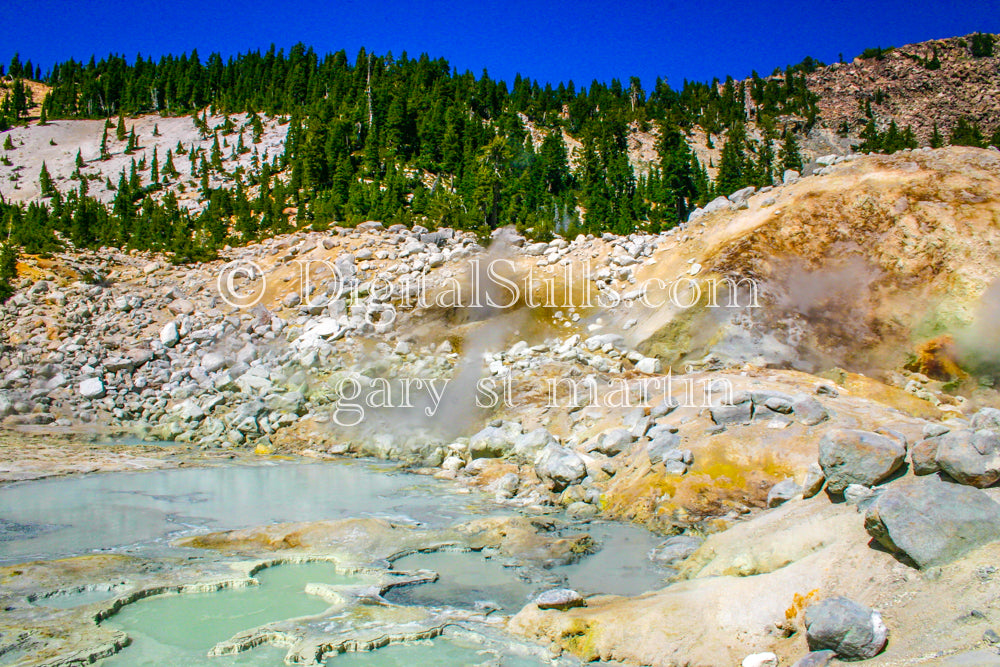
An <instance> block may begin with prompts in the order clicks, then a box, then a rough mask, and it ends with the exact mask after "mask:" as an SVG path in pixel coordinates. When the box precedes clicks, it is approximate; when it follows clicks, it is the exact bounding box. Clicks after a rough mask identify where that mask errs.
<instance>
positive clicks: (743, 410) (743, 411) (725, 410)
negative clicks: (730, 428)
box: [709, 401, 753, 426]
mask: <svg viewBox="0 0 1000 667" xmlns="http://www.w3.org/2000/svg"><path fill="white" fill-rule="evenodd" d="M709 412H710V413H711V414H712V421H714V422H715V423H716V424H719V425H720V426H723V425H726V424H743V423H746V422H749V421H750V419H751V418H752V417H753V403H751V402H750V401H744V402H742V403H737V404H736V405H716V406H715V407H712V408H709Z"/></svg>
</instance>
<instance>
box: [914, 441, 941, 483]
mask: <svg viewBox="0 0 1000 667" xmlns="http://www.w3.org/2000/svg"><path fill="white" fill-rule="evenodd" d="M940 442H941V439H940V438H925V439H923V440H921V441H920V442H918V443H917V444H915V445H913V447H911V448H910V464H911V467H912V468H913V474H914V475H933V474H934V473H936V472H937V471H938V470H940V469H941V466H939V465H938V462H937V451H938V444H940Z"/></svg>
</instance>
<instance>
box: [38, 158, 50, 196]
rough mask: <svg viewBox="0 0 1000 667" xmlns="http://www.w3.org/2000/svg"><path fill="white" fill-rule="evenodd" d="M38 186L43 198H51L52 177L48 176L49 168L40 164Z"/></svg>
mask: <svg viewBox="0 0 1000 667" xmlns="http://www.w3.org/2000/svg"><path fill="white" fill-rule="evenodd" d="M38 185H39V189H40V190H41V192H42V196H43V197H51V196H52V190H53V188H52V176H51V175H49V168H48V167H46V166H45V162H42V170H41V172H39V174H38Z"/></svg>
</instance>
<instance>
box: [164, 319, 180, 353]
mask: <svg viewBox="0 0 1000 667" xmlns="http://www.w3.org/2000/svg"><path fill="white" fill-rule="evenodd" d="M180 339H181V336H180V334H179V333H178V332H177V323H176V322H167V324H166V326H164V327H163V328H162V329H161V330H160V342H161V343H163V344H164V345H165V346H166V347H173V346H174V345H177V343H178V342H179V341H180Z"/></svg>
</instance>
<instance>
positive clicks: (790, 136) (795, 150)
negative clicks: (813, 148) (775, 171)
mask: <svg viewBox="0 0 1000 667" xmlns="http://www.w3.org/2000/svg"><path fill="white" fill-rule="evenodd" d="M778 159H779V160H781V167H782V168H783V169H786V170H787V169H792V170H794V171H802V154H801V153H799V142H798V141H796V140H795V133H794V132H792V131H791V130H788V131H787V132H785V140H784V142H782V144H781V150H780V151H779V152H778Z"/></svg>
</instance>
